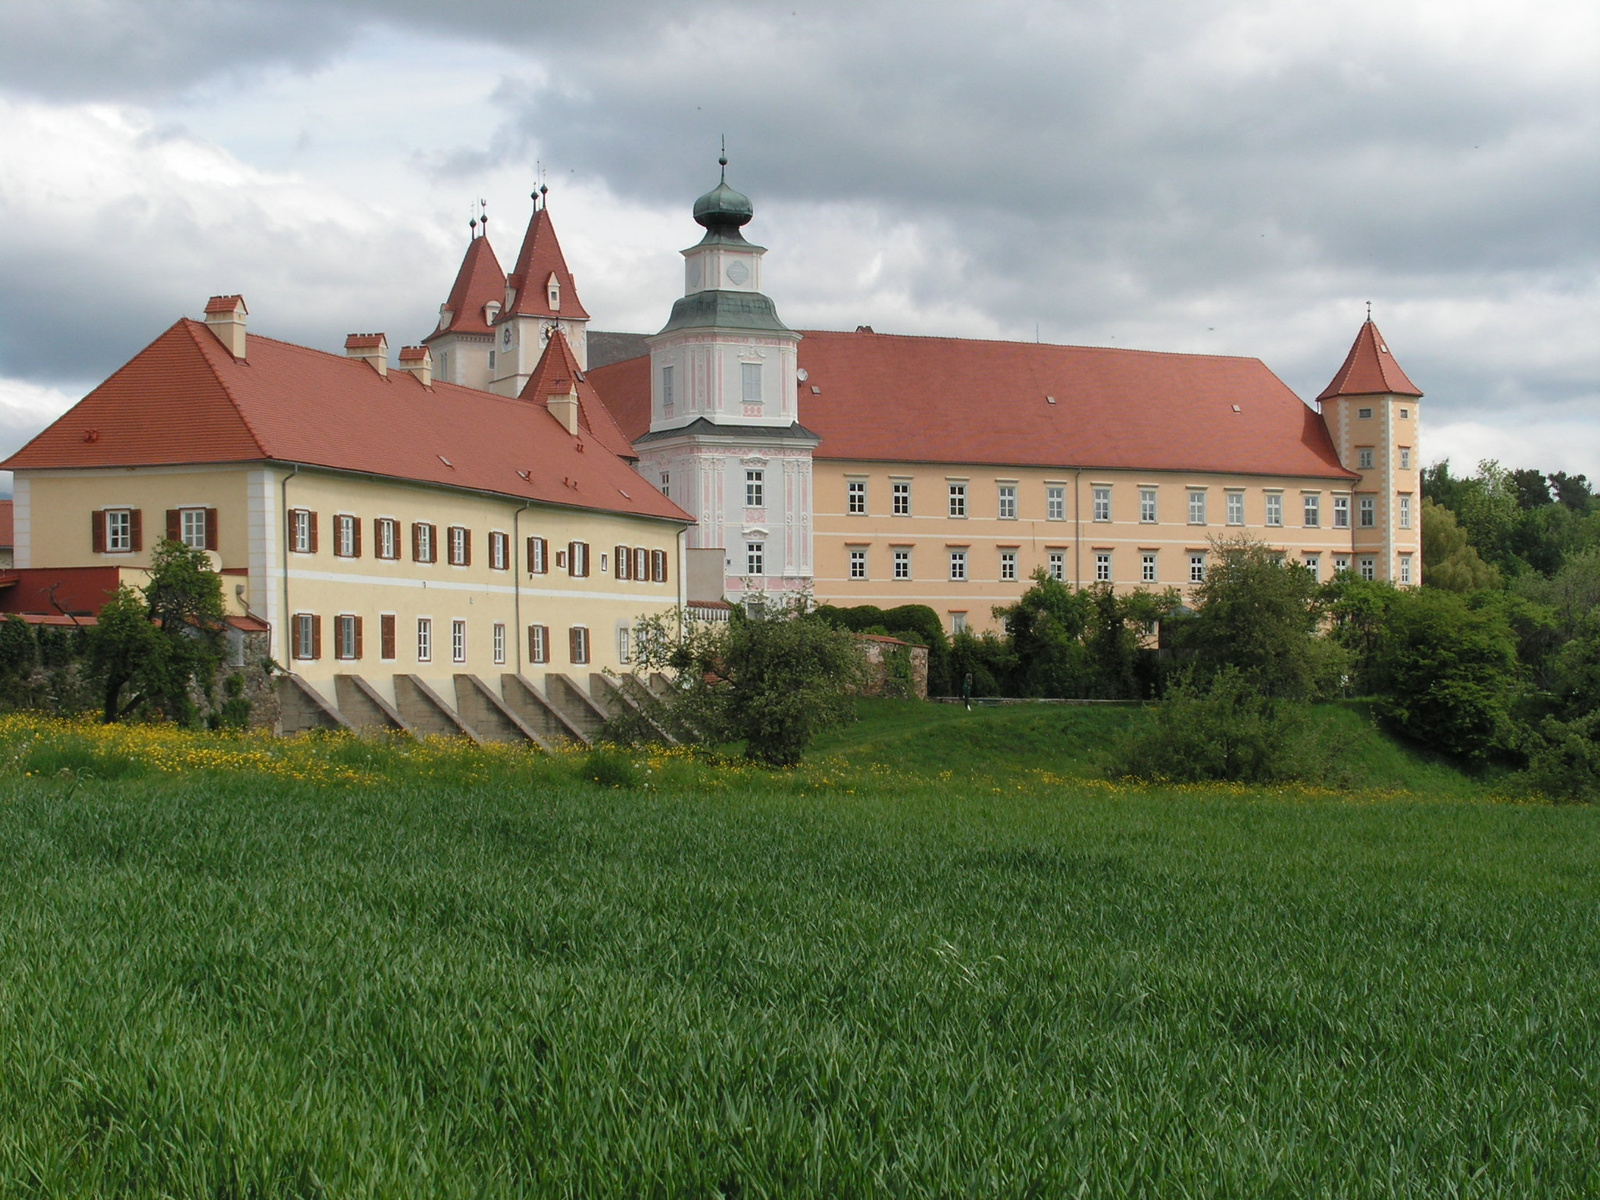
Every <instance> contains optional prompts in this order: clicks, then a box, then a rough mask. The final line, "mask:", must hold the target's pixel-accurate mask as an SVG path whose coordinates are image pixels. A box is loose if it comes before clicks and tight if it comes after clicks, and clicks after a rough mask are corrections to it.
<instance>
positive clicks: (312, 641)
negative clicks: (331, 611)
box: [294, 613, 322, 659]
mask: <svg viewBox="0 0 1600 1200" xmlns="http://www.w3.org/2000/svg"><path fill="white" fill-rule="evenodd" d="M321 624H322V622H321V621H320V620H319V619H318V618H317V616H316V614H314V613H295V615H294V656H295V657H296V658H303V659H314V658H318V657H320V655H321V653H322V647H321V646H319V645H317V643H318V642H319V641H320V640H321V638H320V637H319V636H318V635H319V634H320V633H321V632H322V631H321V628H320V626H321Z"/></svg>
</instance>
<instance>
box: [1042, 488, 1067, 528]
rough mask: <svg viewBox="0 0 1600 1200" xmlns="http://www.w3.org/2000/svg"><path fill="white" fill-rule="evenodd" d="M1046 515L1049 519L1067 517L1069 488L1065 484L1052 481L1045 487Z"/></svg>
mask: <svg viewBox="0 0 1600 1200" xmlns="http://www.w3.org/2000/svg"><path fill="white" fill-rule="evenodd" d="M1044 515H1045V520H1047V521H1065V520H1066V519H1067V489H1066V488H1065V487H1064V486H1063V485H1061V484H1059V483H1052V484H1050V485H1049V486H1047V487H1046V488H1045V489H1044Z"/></svg>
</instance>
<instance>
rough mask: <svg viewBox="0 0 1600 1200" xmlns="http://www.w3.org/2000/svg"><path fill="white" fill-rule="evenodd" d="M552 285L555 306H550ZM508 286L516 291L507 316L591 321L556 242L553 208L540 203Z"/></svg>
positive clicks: (507, 283) (524, 239) (508, 280)
mask: <svg viewBox="0 0 1600 1200" xmlns="http://www.w3.org/2000/svg"><path fill="white" fill-rule="evenodd" d="M537 195H538V193H536V196H537ZM552 284H554V291H555V297H554V298H555V301H556V303H555V304H551V303H550V301H551V290H552V286H551V285H552ZM506 286H507V287H508V288H513V289H515V294H514V295H513V296H512V298H511V307H510V309H508V310H507V312H506V314H505V315H506V316H521V317H563V318H566V319H569V320H588V318H589V314H588V313H587V312H585V311H584V308H583V302H582V301H580V300H579V299H578V287H577V284H575V283H574V282H573V281H572V272H571V271H569V270H567V260H566V258H565V257H564V256H563V255H562V253H561V243H560V242H559V241H557V240H556V231H555V226H553V225H552V224H551V223H550V209H549V207H548V206H547V205H545V204H543V203H539V202H537V200H536V202H535V206H534V210H533V217H532V218H531V219H530V220H529V221H528V232H527V233H526V234H524V235H523V238H522V250H521V251H520V252H519V253H518V254H517V265H516V267H515V269H514V270H512V272H511V274H510V275H508V276H507V277H506Z"/></svg>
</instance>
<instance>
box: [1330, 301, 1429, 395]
mask: <svg viewBox="0 0 1600 1200" xmlns="http://www.w3.org/2000/svg"><path fill="white" fill-rule="evenodd" d="M1384 394H1389V395H1394V396H1420V395H1422V391H1421V389H1420V388H1418V387H1417V385H1416V384H1414V383H1412V382H1411V380H1409V379H1407V378H1406V373H1405V372H1404V371H1402V370H1401V369H1400V364H1399V363H1397V362H1395V360H1394V355H1392V354H1390V353H1389V343H1388V342H1386V341H1384V340H1383V334H1381V333H1379V332H1378V327H1377V326H1376V325H1374V324H1373V323H1372V318H1371V317H1368V318H1367V321H1366V324H1364V325H1362V326H1361V331H1360V332H1359V333H1357V334H1356V340H1355V341H1354V342H1353V343H1352V344H1351V346H1350V353H1349V354H1347V355H1345V359H1344V366H1342V367H1340V368H1339V370H1338V373H1337V374H1335V375H1334V377H1333V382H1332V383H1330V384H1329V385H1328V386H1327V387H1325V388H1323V389H1322V394H1321V395H1320V396H1318V397H1317V399H1318V400H1326V399H1328V398H1329V397H1330V396H1381V395H1384Z"/></svg>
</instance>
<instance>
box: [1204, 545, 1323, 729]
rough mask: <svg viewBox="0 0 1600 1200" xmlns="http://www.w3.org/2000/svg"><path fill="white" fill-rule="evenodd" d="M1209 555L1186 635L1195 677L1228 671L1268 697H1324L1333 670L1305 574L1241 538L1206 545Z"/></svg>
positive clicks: (1316, 596) (1315, 594)
mask: <svg viewBox="0 0 1600 1200" xmlns="http://www.w3.org/2000/svg"><path fill="white" fill-rule="evenodd" d="M1212 550H1213V562H1212V564H1211V566H1210V568H1209V569H1208V570H1207V571H1206V578H1205V582H1204V583H1202V584H1201V585H1200V587H1199V588H1197V589H1196V591H1195V599H1196V600H1197V602H1198V611H1197V612H1196V614H1195V617H1194V620H1193V623H1192V624H1191V625H1190V627H1189V629H1188V634H1187V636H1188V644H1189V646H1190V647H1191V648H1192V649H1193V650H1194V652H1195V668H1196V670H1197V671H1199V672H1200V673H1201V674H1202V675H1206V676H1209V675H1215V674H1217V673H1218V672H1220V671H1221V670H1222V669H1223V668H1225V667H1233V668H1235V669H1237V670H1238V671H1239V673H1240V675H1241V676H1242V677H1243V678H1244V679H1245V681H1246V682H1247V683H1249V684H1250V685H1251V686H1252V687H1255V688H1256V689H1257V690H1259V691H1260V692H1261V693H1262V694H1263V695H1266V696H1272V697H1282V698H1287V699H1308V698H1310V697H1312V696H1314V695H1316V694H1318V693H1319V692H1321V691H1324V690H1326V689H1327V688H1328V686H1329V685H1330V684H1331V683H1332V682H1333V681H1334V680H1335V679H1336V678H1337V676H1338V674H1339V673H1340V665H1339V664H1338V663H1336V662H1335V661H1333V659H1334V657H1336V656H1330V654H1329V650H1330V649H1331V648H1332V647H1330V646H1329V645H1327V644H1325V643H1323V641H1322V639H1320V638H1319V637H1318V636H1317V631H1318V624H1319V621H1320V618H1321V612H1322V610H1321V604H1320V592H1319V589H1318V588H1317V584H1316V580H1314V579H1313V578H1312V577H1311V573H1310V572H1309V571H1307V570H1305V569H1304V568H1303V567H1301V566H1299V565H1298V564H1296V563H1290V562H1287V561H1285V560H1284V559H1282V558H1281V557H1280V556H1279V555H1277V554H1275V553H1274V552H1273V551H1272V550H1270V549H1269V548H1268V547H1266V546H1265V545H1263V544H1262V543H1260V542H1255V541H1251V540H1250V539H1249V538H1245V537H1240V538H1231V539H1219V540H1216V541H1213V543H1212Z"/></svg>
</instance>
